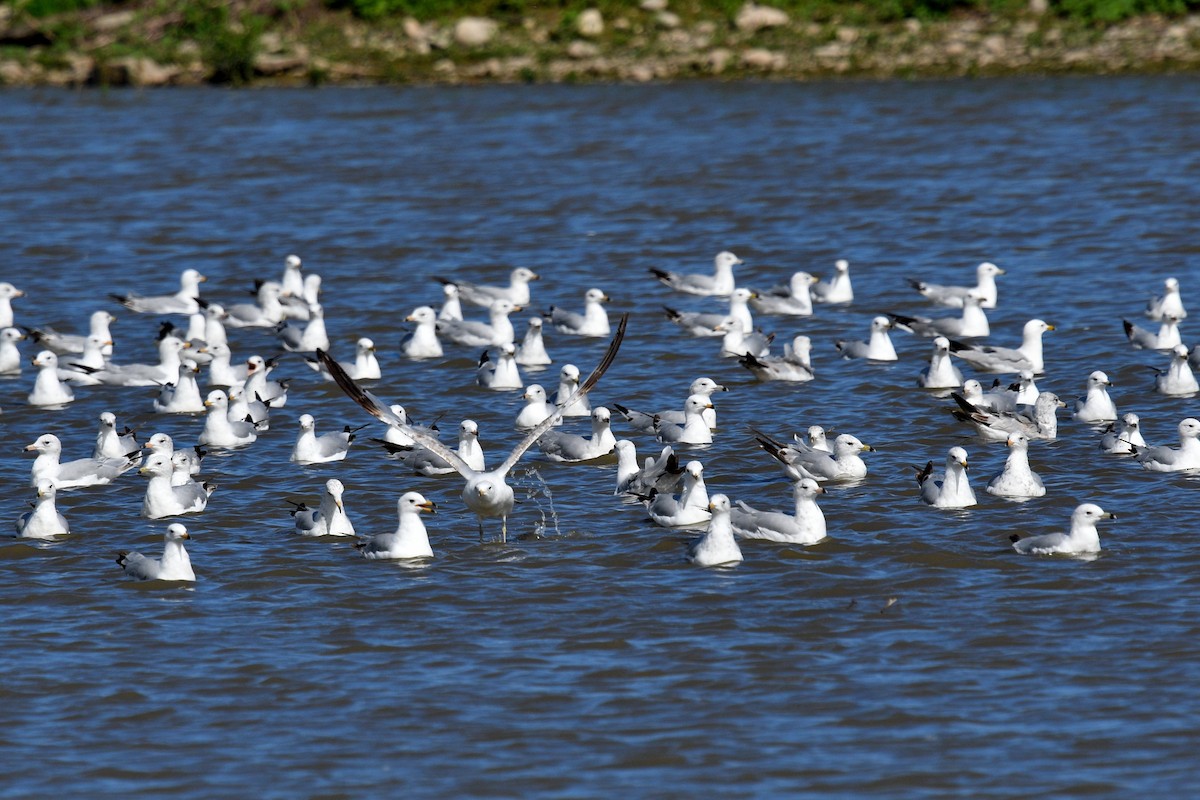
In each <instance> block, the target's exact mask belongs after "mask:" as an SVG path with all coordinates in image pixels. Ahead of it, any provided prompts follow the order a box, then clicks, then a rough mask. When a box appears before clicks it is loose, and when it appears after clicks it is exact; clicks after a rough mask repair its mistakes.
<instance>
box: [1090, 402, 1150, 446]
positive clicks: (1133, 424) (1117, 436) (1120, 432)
mask: <svg viewBox="0 0 1200 800" xmlns="http://www.w3.org/2000/svg"><path fill="white" fill-rule="evenodd" d="M1141 422H1142V421H1141V419H1140V418H1139V417H1138V415H1137V414H1134V413H1132V412H1128V413H1125V414H1122V415H1121V419H1120V421H1119V423H1117V422H1114V423H1112V424H1111V425H1109V426H1108V430H1107V431H1105V432H1104V435H1103V436H1101V437H1100V449H1101V450H1103V451H1104V452H1106V453H1113V454H1116V455H1129V454H1131V453H1136V452H1138V449H1139V448H1144V447H1145V446H1146V440H1145V438H1143V437H1142V431H1141Z"/></svg>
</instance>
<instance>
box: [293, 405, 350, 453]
mask: <svg viewBox="0 0 1200 800" xmlns="http://www.w3.org/2000/svg"><path fill="white" fill-rule="evenodd" d="M299 426H300V433H299V434H297V436H296V444H295V445H293V446H292V462H293V463H295V464H327V463H329V462H331V461H343V460H345V458H346V454H347V453H348V452H350V445H351V444H353V442H354V433H355V430H357V429H355V430H351V428H350V426H349V425H347V426H346V428H345V429H344V430H340V431H335V432H333V433H325V434H321V435H320V436H318V435H317V421H316V420H315V419H313V416H312V414H301V415H300V419H299Z"/></svg>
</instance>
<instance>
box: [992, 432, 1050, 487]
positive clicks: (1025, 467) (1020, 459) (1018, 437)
mask: <svg viewBox="0 0 1200 800" xmlns="http://www.w3.org/2000/svg"><path fill="white" fill-rule="evenodd" d="M987 492H988V494H994V495H996V496H997V497H1041V496H1043V495H1044V494H1046V487H1045V485H1044V484H1043V483H1042V479H1041V478H1040V477H1038V474H1037V473H1036V472H1034V471H1033V470H1032V469H1030V468H1029V437H1028V436H1026V435H1025V434H1023V433H1020V432H1017V431H1014V432H1013V433H1010V434H1009V435H1008V458H1007V459H1005V461H1004V468H1003V469H1002V470H1000V471H999V472H997V473H996V474H995V475H994V476H993V477H992V479H991V480H990V481H989V482H988V485H987Z"/></svg>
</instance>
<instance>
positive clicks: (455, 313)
mask: <svg viewBox="0 0 1200 800" xmlns="http://www.w3.org/2000/svg"><path fill="white" fill-rule="evenodd" d="M442 296H443V297H442V306H441V308H439V309H438V312H437V318H438V319H452V320H459V321H461V320H462V318H463V310H462V300H461V299H460V298H459V291H458V286H457V285H455V284H453V283H446V284H442Z"/></svg>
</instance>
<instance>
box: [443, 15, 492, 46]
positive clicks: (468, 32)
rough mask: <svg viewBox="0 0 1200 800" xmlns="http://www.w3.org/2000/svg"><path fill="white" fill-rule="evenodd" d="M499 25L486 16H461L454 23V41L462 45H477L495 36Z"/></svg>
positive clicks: (485, 42) (483, 43)
mask: <svg viewBox="0 0 1200 800" xmlns="http://www.w3.org/2000/svg"><path fill="white" fill-rule="evenodd" d="M499 30H500V26H499V25H498V24H497V23H496V21H495V20H491V19H488V18H486V17H463V18H462V19H460V20H459V21H458V22H456V23H454V41H455V42H457V43H458V44H460V45H462V46H463V47H479V46H481V45H485V44H487V43H488V42H490V41H491V40H492V39H494V38H495V36H496V33H497V32H498V31H499Z"/></svg>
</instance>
